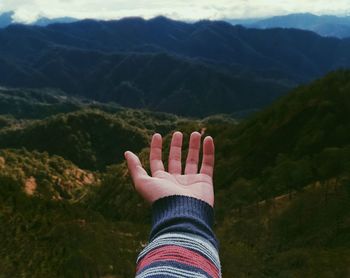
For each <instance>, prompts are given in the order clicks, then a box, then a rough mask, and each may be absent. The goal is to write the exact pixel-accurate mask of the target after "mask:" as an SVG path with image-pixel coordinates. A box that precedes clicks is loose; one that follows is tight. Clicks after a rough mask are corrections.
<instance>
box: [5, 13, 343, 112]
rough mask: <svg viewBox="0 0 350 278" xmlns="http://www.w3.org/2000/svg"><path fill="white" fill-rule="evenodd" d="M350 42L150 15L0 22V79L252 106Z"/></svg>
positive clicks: (162, 101) (211, 106) (109, 95)
mask: <svg viewBox="0 0 350 278" xmlns="http://www.w3.org/2000/svg"><path fill="white" fill-rule="evenodd" d="M349 46H350V42H349V40H340V39H335V38H323V37H321V36H318V35H316V34H314V33H312V32H307V31H301V30H283V29H269V30H257V29H246V28H243V27H242V26H232V25H230V24H228V23H225V22H220V21H199V22H196V23H192V24H190V23H184V22H180V21H174V20H170V19H167V18H164V17H157V18H153V19H150V20H143V19H140V18H125V19H121V20H115V21H94V20H83V21H78V22H74V23H70V24H52V25H49V26H46V27H38V26H26V25H11V26H9V27H7V28H4V29H1V30H0V62H1V63H0V85H3V86H14V87H40V88H46V87H50V88H58V89H61V90H63V91H65V92H66V93H68V94H69V95H73V96H78V95H79V96H81V97H86V98H90V99H94V100H98V101H115V102H118V103H119V104H121V105H124V106H127V107H133V108H148V109H151V110H156V111H163V112H171V113H176V114H181V115H185V116H201V117H202V116H207V115H211V114H216V113H232V112H237V111H246V110H256V109H261V108H262V107H265V106H266V105H268V104H269V103H271V102H272V101H273V100H274V99H276V98H277V97H278V96H280V95H283V94H285V93H286V92H287V91H288V90H289V89H290V88H292V87H294V86H296V85H297V84H301V83H305V82H308V81H310V80H313V79H315V78H318V77H321V76H323V75H324V74H326V73H327V72H329V71H331V70H334V69H338V68H343V67H344V68H346V67H349V66H350V62H349V61H350V51H349V50H348V49H350V47H349Z"/></svg>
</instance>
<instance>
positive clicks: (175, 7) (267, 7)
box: [0, 0, 350, 22]
mask: <svg viewBox="0 0 350 278" xmlns="http://www.w3.org/2000/svg"><path fill="white" fill-rule="evenodd" d="M9 10H14V11H15V20H17V21H24V22H30V21H33V20H35V19H36V18H37V17H38V16H47V17H51V18H52V17H60V16H72V17H77V18H101V19H112V18H121V17H126V16H142V17H145V18H150V17H153V16H156V15H165V16H170V17H173V18H176V19H192V20H196V19H203V18H209V19H220V18H254V17H266V16H272V15H280V14H288V13H295V12H312V13H315V14H338V15H345V14H349V13H350V1H349V0H337V1H329V0H313V1H310V0H284V1H276V0H216V1H213V0H186V1H185V0H176V1H174V0H133V1H130V0H104V1H96V0H50V1H47V0H0V11H9Z"/></svg>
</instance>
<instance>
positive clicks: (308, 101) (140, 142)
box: [0, 71, 350, 277]
mask: <svg viewBox="0 0 350 278" xmlns="http://www.w3.org/2000/svg"><path fill="white" fill-rule="evenodd" d="M349 80H350V71H337V72H334V73H331V74H329V75H327V76H326V77H324V78H322V79H319V80H317V81H315V82H313V83H311V84H309V85H304V86H301V87H299V88H297V89H295V90H294V91H292V92H291V93H290V94H288V95H287V96H285V97H282V98H280V99H279V100H278V101H277V102H275V103H274V104H273V105H271V106H270V107H268V108H267V109H265V110H263V111H261V112H259V113H257V114H255V115H254V116H252V117H250V118H248V119H246V120H244V121H242V122H241V123H239V124H237V122H236V121H235V120H233V119H231V118H229V117H227V116H224V115H219V116H212V117H209V118H205V119H186V118H180V117H178V116H174V115H170V114H164V113H154V112H150V111H144V110H132V109H122V108H119V109H120V110H111V111H108V109H107V108H106V106H103V105H102V107H104V108H103V110H101V109H99V108H98V106H99V104H98V103H95V104H94V105H95V108H94V109H91V107H85V106H82V107H78V108H77V110H75V111H72V112H69V113H60V114H55V115H48V116H46V115H45V113H44V114H43V117H42V118H40V117H37V118H36V119H35V120H32V119H30V118H29V119H28V118H27V119H25V120H24V121H23V122H21V121H20V118H13V119H12V121H14V122H11V121H9V122H8V123H7V125H6V126H4V127H2V128H1V130H0V132H1V136H0V139H1V148H2V150H1V151H0V167H1V170H2V171H0V179H1V187H0V190H1V195H0V218H1V220H2V223H5V224H4V225H2V226H1V229H0V238H1V239H2V240H1V242H2V243H1V244H0V269H2V270H4V271H3V272H4V273H5V274H6V275H7V276H12V277H13V276H18V275H19V274H21V275H22V274H23V275H24V276H31V277H42V276H50V277H62V276H65V277H77V276H78V277H79V276H91V277H101V276H111V277H132V275H133V271H134V263H135V257H136V254H137V252H138V251H139V250H140V249H141V248H142V245H143V244H144V243H145V242H146V241H147V231H148V229H149V226H148V225H149V220H150V219H149V218H150V215H149V209H148V208H147V206H146V205H145V204H144V203H143V201H142V200H141V198H140V197H138V196H137V195H136V194H135V191H134V189H133V187H132V185H131V181H130V178H129V176H128V174H127V169H126V165H125V162H124V161H123V159H122V156H121V154H122V152H123V151H124V150H126V149H132V150H134V151H136V152H138V153H139V154H140V157H141V159H142V161H143V162H144V163H145V165H146V168H147V164H148V162H147V160H148V151H149V149H148V140H149V138H150V135H151V134H152V133H153V132H155V131H161V132H162V134H163V135H164V136H165V150H167V146H168V145H169V141H170V136H171V134H172V132H173V131H174V130H181V131H184V134H185V142H187V139H188V136H189V134H190V132H191V131H193V130H198V131H203V132H204V133H205V134H210V135H212V136H213V137H214V139H215V142H216V170H215V177H214V180H215V190H216V220H217V223H216V229H217V234H218V237H219V240H220V246H221V251H220V255H221V260H222V265H223V275H224V277H233V276H238V277H310V276H311V277H313V276H316V277H347V276H349V274H350V273H349V269H348V265H349V263H350V262H349V257H350V253H349V250H350V238H349V234H350V233H349V231H350V226H349V223H350V221H349V220H350V215H349V211H350V210H349V204H350V202H349V198H350V187H349V185H350V182H349V174H348V173H349V170H350V161H349V159H350V145H349V134H350V132H349V131H350V126H349V121H348V120H347V119H348V118H349V111H350V107H349V106H350V98H349V96H350V84H349ZM20 95H21V96H22V97H21V98H22V99H23V92H22V93H21V94H20ZM34 95H35V94H34ZM28 98H29V99H32V97H30V96H28ZM54 99H55V101H56V100H57V98H54ZM58 99H60V98H58ZM66 101H67V102H70V101H73V100H70V98H69V97H67V99H66ZM32 103H33V102H32ZM78 103H79V102H78ZM34 104H35V102H34ZM17 105H19V106H20V102H18V103H17ZM35 105H36V104H35ZM58 105H60V103H59V102H58ZM18 115H19V114H18ZM18 121H20V124H19V122H18ZM72 138H73V139H74V140H73V139H72ZM130 138H135V140H130ZM102 146H107V147H108V148H107V147H106V148H102ZM10 147H11V148H13V149H8V148H10ZM186 147H187V143H185V146H184V148H185V149H186ZM25 149H28V150H30V151H28V150H25ZM39 151H40V152H39ZM46 152H47V153H46ZM165 152H166V153H167V151H165ZM166 153H165V154H164V157H166V155H167V154H166ZM115 154H116V155H115ZM57 155H60V156H57ZM92 158H94V159H92ZM70 161H73V162H74V164H73V163H72V162H70ZM87 169H90V170H87ZM96 169H98V171H91V170H96ZM29 254H30V255H29Z"/></svg>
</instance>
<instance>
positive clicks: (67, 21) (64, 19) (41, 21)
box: [31, 16, 78, 26]
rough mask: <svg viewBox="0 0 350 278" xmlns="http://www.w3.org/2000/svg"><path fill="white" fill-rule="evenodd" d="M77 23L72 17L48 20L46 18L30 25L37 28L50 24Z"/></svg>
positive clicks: (40, 18) (41, 18)
mask: <svg viewBox="0 0 350 278" xmlns="http://www.w3.org/2000/svg"><path fill="white" fill-rule="evenodd" d="M75 21H78V19H76V18H74V17H67V16H65V17H57V18H48V17H39V19H37V20H36V21H34V22H33V23H31V24H32V25H37V26H47V25H50V24H56V23H72V22H75Z"/></svg>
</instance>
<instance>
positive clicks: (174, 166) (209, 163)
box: [125, 132, 214, 207]
mask: <svg viewBox="0 0 350 278" xmlns="http://www.w3.org/2000/svg"><path fill="white" fill-rule="evenodd" d="M182 138H183V136H182V133H181V132H175V133H174V134H173V137H172V140H171V145H170V153H169V163H168V172H167V171H165V170H164V165H163V161H162V136H161V135H160V134H158V133H156V134H154V135H153V137H152V142H151V151H150V158H149V159H150V166H151V172H152V176H149V175H148V173H147V172H146V171H145V169H144V168H143V167H142V165H141V162H140V160H139V158H138V157H137V156H136V155H135V154H133V153H132V152H129V151H127V152H125V158H126V160H127V163H128V168H129V172H130V174H131V177H132V180H133V182H134V184H135V188H136V190H137V192H138V193H139V194H140V195H141V196H142V197H143V198H144V199H145V200H146V201H148V202H150V203H153V202H155V201H156V200H158V199H160V198H163V197H166V196H171V195H185V196H190V197H194V198H197V199H200V200H202V201H204V202H207V203H208V204H209V205H210V206H212V207H213V206H214V191H213V169H214V142H213V138H212V137H210V136H207V137H205V139H204V141H203V159H202V165H201V169H200V171H199V173H198V160H199V151H200V146H201V135H200V133H198V132H193V133H192V134H191V137H190V143H189V150H188V155H187V160H186V167H185V172H184V173H185V174H184V175H182V166H181V148H182Z"/></svg>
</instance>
